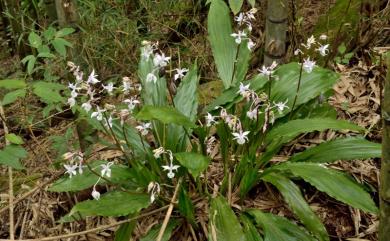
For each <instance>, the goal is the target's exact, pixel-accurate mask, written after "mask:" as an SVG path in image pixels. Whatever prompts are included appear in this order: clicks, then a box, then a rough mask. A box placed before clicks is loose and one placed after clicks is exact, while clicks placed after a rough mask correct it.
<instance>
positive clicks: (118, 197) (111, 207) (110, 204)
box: [69, 191, 150, 217]
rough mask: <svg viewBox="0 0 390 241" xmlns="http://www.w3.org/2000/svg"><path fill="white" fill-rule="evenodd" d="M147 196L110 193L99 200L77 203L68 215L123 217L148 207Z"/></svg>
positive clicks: (119, 192) (121, 192)
mask: <svg viewBox="0 0 390 241" xmlns="http://www.w3.org/2000/svg"><path fill="white" fill-rule="evenodd" d="M149 199H150V197H149V195H147V194H132V193H127V192H123V191H112V192H109V193H106V194H104V195H102V196H101V197H100V199H99V200H87V201H83V202H80V203H77V204H76V205H75V206H74V207H73V208H72V210H71V211H70V213H69V215H73V214H75V213H78V214H80V215H82V216H83V217H88V216H113V217H117V216H125V215H128V214H130V213H136V212H139V211H140V210H141V209H143V208H146V207H148V206H149V205H150V200H149Z"/></svg>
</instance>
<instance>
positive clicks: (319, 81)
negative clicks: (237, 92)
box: [271, 63, 339, 116]
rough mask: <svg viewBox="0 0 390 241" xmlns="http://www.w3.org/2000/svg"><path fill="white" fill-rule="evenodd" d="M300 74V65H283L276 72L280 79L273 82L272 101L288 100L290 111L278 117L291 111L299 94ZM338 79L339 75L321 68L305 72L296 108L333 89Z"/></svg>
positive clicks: (287, 110) (286, 110)
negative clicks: (297, 87)
mask: <svg viewBox="0 0 390 241" xmlns="http://www.w3.org/2000/svg"><path fill="white" fill-rule="evenodd" d="M299 72H300V65H299V64H298V63H289V64H285V65H282V66H280V68H278V69H277V70H276V72H275V75H277V76H278V78H279V79H278V80H275V81H273V84H272V90H271V100H272V101H273V102H285V101H286V100H288V102H287V106H288V107H289V109H285V110H284V111H283V114H281V115H280V114H278V116H283V115H286V114H287V113H289V112H290V111H291V108H292V105H293V102H294V98H295V95H296V92H297V89H296V86H297V85H298V81H299ZM338 78H339V75H338V74H336V73H335V72H333V71H330V70H328V69H324V68H321V67H316V68H314V70H313V72H311V73H310V74H308V73H306V72H305V71H303V73H302V78H301V85H300V90H299V95H298V99H297V102H296V106H299V105H301V104H304V103H306V102H308V101H310V100H312V99H314V98H315V97H317V96H319V95H320V94H322V93H325V92H327V91H328V90H330V89H332V87H333V85H334V84H335V83H336V81H337V80H338Z"/></svg>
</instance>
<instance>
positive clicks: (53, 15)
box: [44, 0, 57, 23]
mask: <svg viewBox="0 0 390 241" xmlns="http://www.w3.org/2000/svg"><path fill="white" fill-rule="evenodd" d="M44 5H45V9H46V15H47V18H48V20H49V23H52V22H54V21H56V20H57V10H56V4H55V2H54V0H44Z"/></svg>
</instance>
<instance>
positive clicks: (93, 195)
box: [91, 184, 100, 200]
mask: <svg viewBox="0 0 390 241" xmlns="http://www.w3.org/2000/svg"><path fill="white" fill-rule="evenodd" d="M95 186H96V184H95ZM95 186H93V190H92V194H91V195H92V197H93V198H94V199H95V200H99V199H100V192H98V191H96V187H95Z"/></svg>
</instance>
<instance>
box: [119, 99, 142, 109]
mask: <svg viewBox="0 0 390 241" xmlns="http://www.w3.org/2000/svg"><path fill="white" fill-rule="evenodd" d="M123 102H124V103H126V104H127V108H129V111H130V112H133V110H134V109H135V107H136V106H137V105H138V104H140V103H141V102H140V101H139V100H137V99H136V98H134V97H131V98H130V99H125V100H124V101H123Z"/></svg>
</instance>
